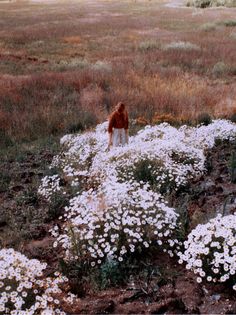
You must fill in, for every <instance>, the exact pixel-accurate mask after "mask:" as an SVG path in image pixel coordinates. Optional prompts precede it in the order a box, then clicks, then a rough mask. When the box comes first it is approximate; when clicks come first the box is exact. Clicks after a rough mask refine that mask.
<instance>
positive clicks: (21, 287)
mask: <svg viewBox="0 0 236 315" xmlns="http://www.w3.org/2000/svg"><path fill="white" fill-rule="evenodd" d="M46 267H47V264H46V263H41V262H40V261H39V260H36V259H28V258H27V257H26V256H24V255H22V254H21V253H19V252H16V251H15V250H13V249H2V250H0V314H4V315H6V314H11V315H21V314H22V315H26V314H28V315H30V314H45V315H46V314H47V315H49V314H52V315H53V314H61V315H62V314H65V313H64V312H63V311H61V310H60V301H59V300H58V299H57V295H58V294H60V293H61V292H62V291H61V289H60V285H61V284H63V283H65V282H66V281H67V279H66V278H65V277H63V276H62V275H61V274H59V273H55V277H54V278H51V277H47V278H43V277H42V276H43V271H44V270H45V268H46Z"/></svg>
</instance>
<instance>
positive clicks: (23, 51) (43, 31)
mask: <svg viewBox="0 0 236 315" xmlns="http://www.w3.org/2000/svg"><path fill="white" fill-rule="evenodd" d="M170 1H171V0H170ZM170 1H169V2H168V1H166V0H163V1H160V0H158V1H155V0H150V1H146V0H137V1H132V0H125V1H111V0H110V1H109V0H106V1H105V0H101V1H96V0H89V1H42V2H40V1H32V2H31V1H16V2H10V3H5V2H2V3H0V134H1V140H0V143H1V145H4V146H8V145H11V144H13V143H15V142H19V141H31V140H36V139H38V138H41V137H45V136H46V137H47V136H48V135H61V134H64V133H68V132H76V131H79V130H83V129H86V128H89V127H90V126H93V125H95V124H96V123H97V122H99V121H102V120H104V119H105V118H106V117H107V116H108V114H109V112H110V111H111V109H112V108H113V106H114V105H115V104H116V102H118V101H120V100H122V101H124V102H125V103H126V104H127V105H128V107H129V112H130V115H131V117H132V118H134V119H136V118H142V119H144V120H147V121H148V122H151V123H156V122H157V121H159V120H160V117H159V116H160V115H161V117H166V116H167V117H168V119H170V120H172V121H173V120H177V121H181V122H189V121H195V120H196V119H197V118H198V117H199V115H202V114H204V113H208V114H210V115H211V116H213V117H231V116H232V115H233V114H235V113H236V88H235V87H236V84H235V78H236V59H235V55H236V20H235V13H236V9H233V8H231V9H229V8H215V9H213V8H211V9H204V10H203V9H196V8H187V7H185V6H184V3H181V2H180V1H177V2H176V1H172V2H170ZM163 115H164V116H163ZM161 119H162V118H161Z"/></svg>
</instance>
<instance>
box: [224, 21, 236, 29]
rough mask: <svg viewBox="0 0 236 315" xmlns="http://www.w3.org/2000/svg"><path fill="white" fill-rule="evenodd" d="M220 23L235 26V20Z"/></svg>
mask: <svg viewBox="0 0 236 315" xmlns="http://www.w3.org/2000/svg"><path fill="white" fill-rule="evenodd" d="M222 24H223V25H225V26H229V27H234V26H236V20H227V21H223V22H222Z"/></svg>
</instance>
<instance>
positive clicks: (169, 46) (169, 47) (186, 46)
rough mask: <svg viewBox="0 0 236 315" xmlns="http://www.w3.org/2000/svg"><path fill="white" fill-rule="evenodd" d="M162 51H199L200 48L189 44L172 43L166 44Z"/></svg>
mask: <svg viewBox="0 0 236 315" xmlns="http://www.w3.org/2000/svg"><path fill="white" fill-rule="evenodd" d="M163 49H164V50H175V49H176V50H200V47H199V46H197V45H196V44H192V43H189V42H182V41H178V42H172V43H170V44H166V45H164V46H163Z"/></svg>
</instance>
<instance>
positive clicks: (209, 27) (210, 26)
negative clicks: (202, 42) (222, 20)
mask: <svg viewBox="0 0 236 315" xmlns="http://www.w3.org/2000/svg"><path fill="white" fill-rule="evenodd" d="M200 30H202V31H204V32H211V31H215V30H216V24H215V23H212V22H208V23H205V24H203V25H201V26H200Z"/></svg>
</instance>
